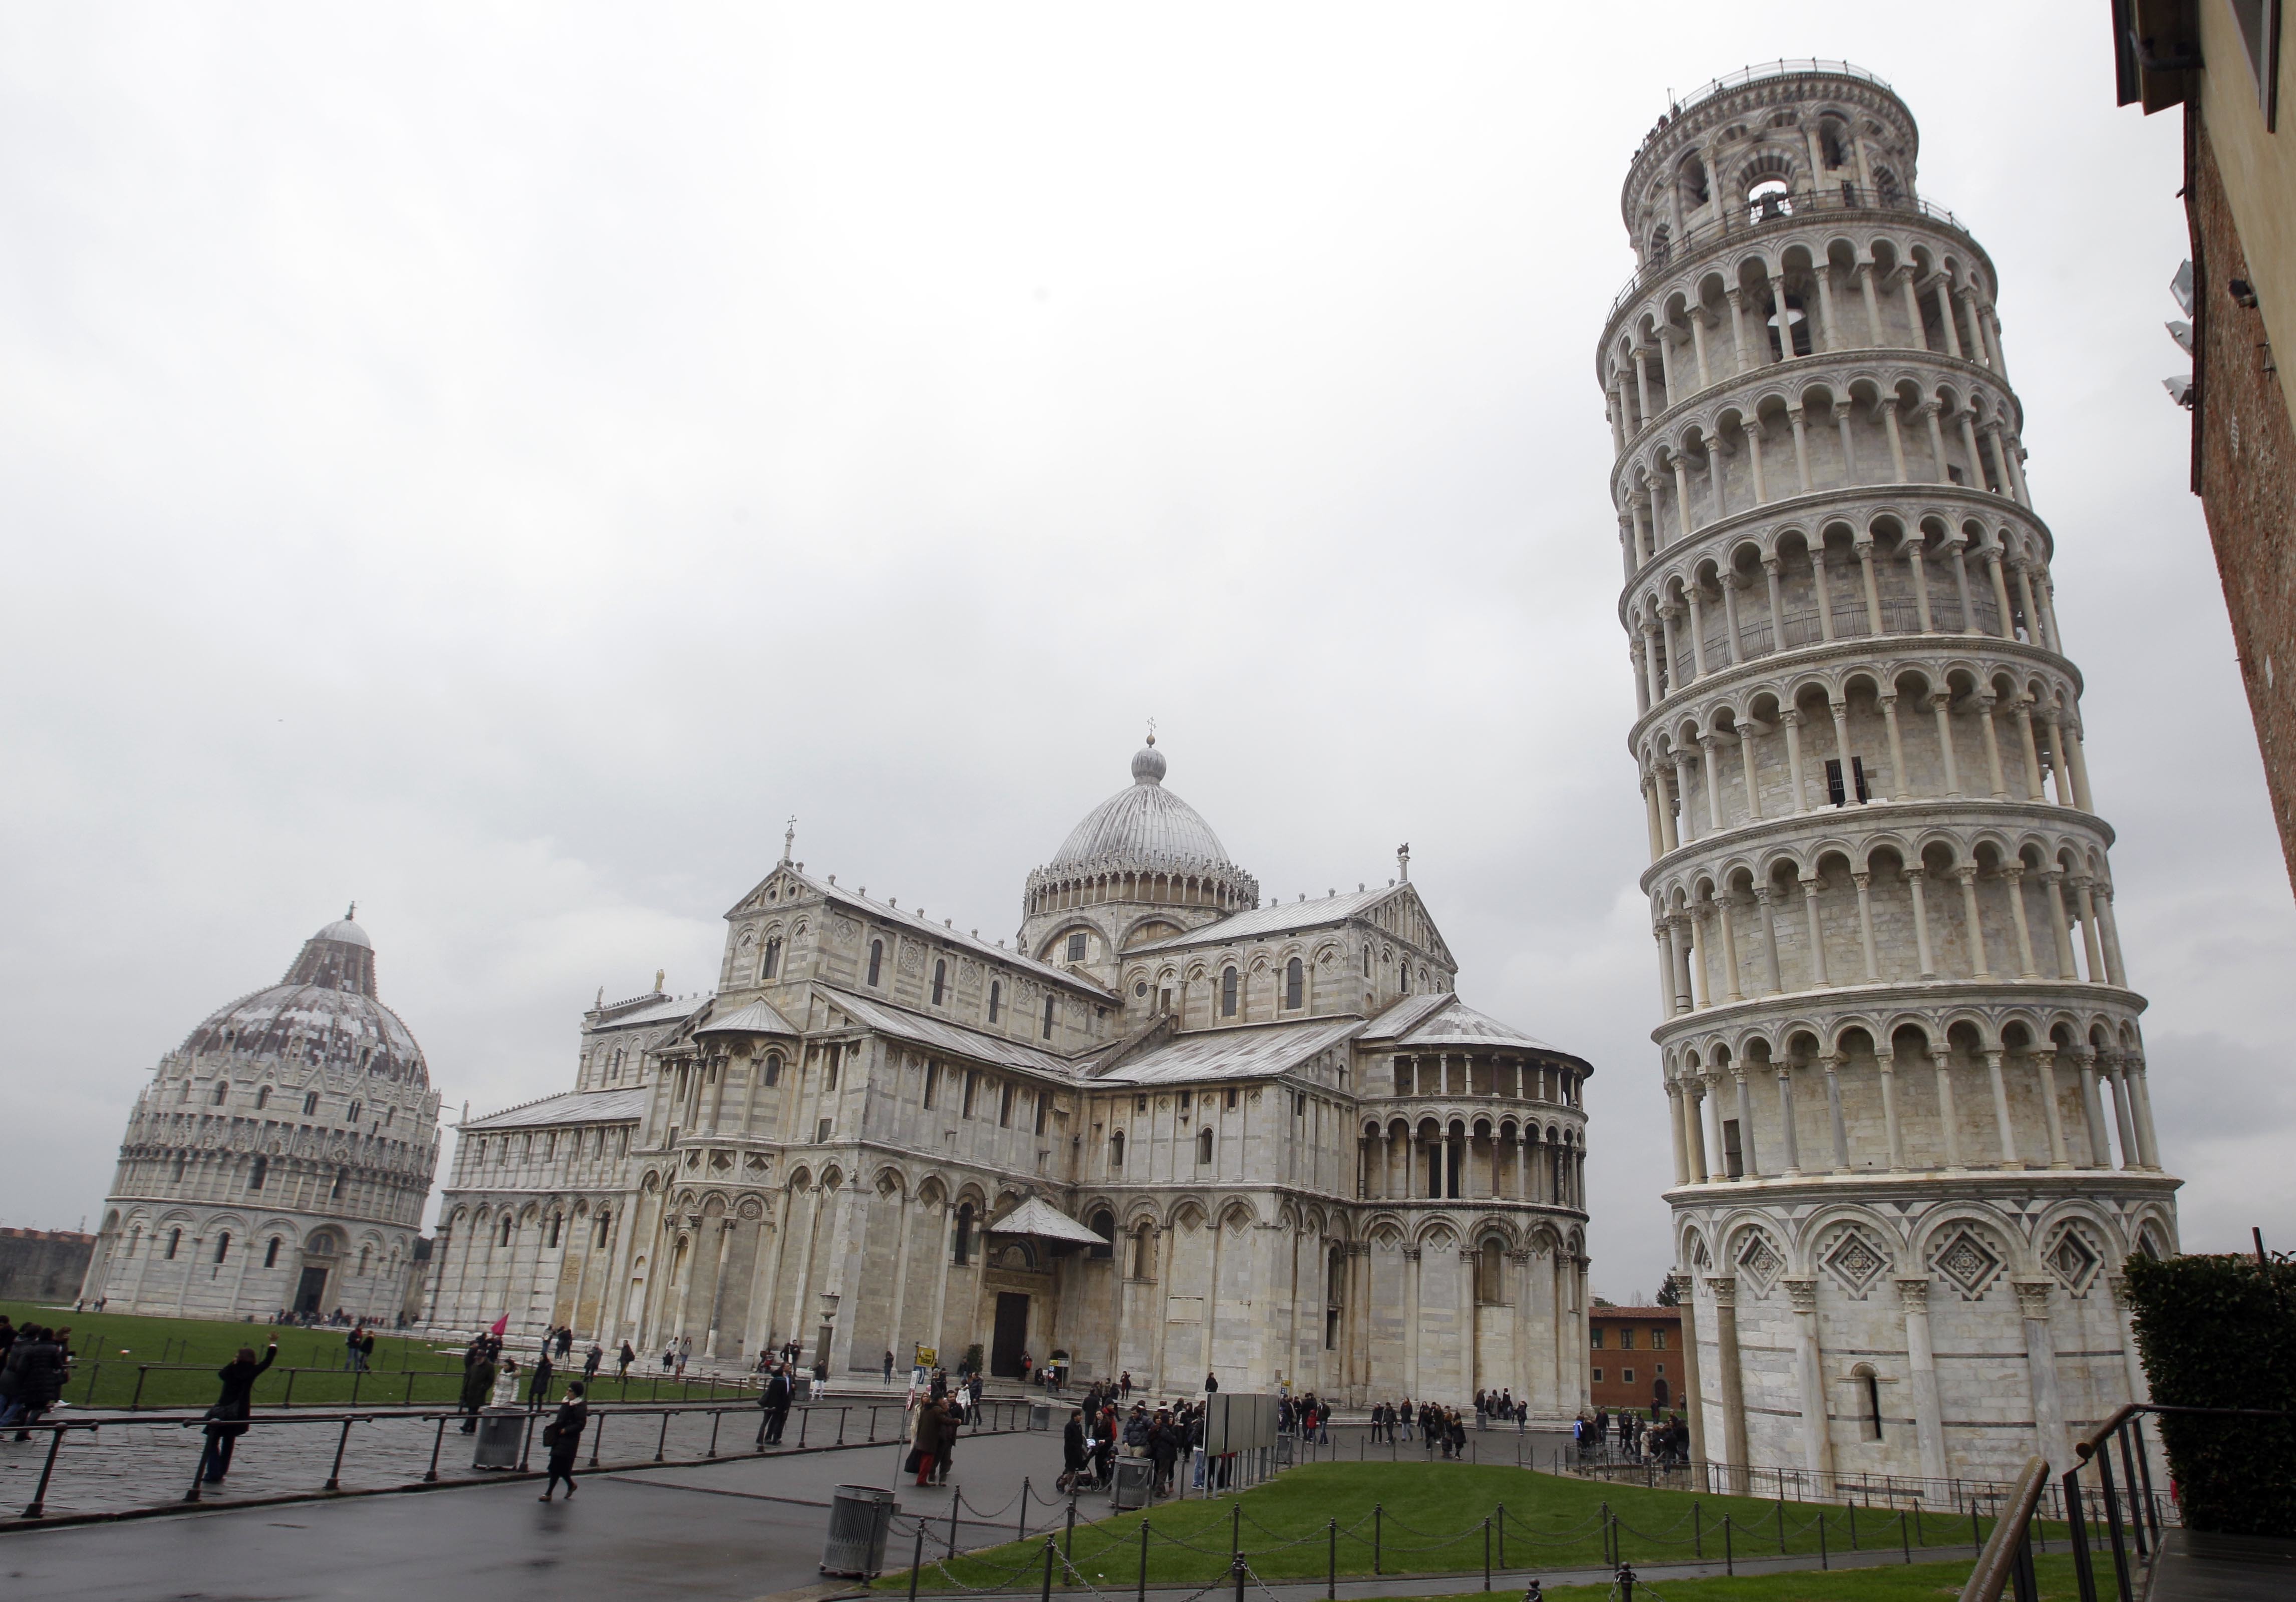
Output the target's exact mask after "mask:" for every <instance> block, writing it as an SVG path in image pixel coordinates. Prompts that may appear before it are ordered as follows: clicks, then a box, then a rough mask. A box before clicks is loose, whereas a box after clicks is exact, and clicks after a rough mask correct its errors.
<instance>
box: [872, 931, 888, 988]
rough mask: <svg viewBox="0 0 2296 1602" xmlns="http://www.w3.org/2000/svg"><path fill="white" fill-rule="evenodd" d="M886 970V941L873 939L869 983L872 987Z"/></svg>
mask: <svg viewBox="0 0 2296 1602" xmlns="http://www.w3.org/2000/svg"><path fill="white" fill-rule="evenodd" d="M884 971H885V942H884V941H881V940H873V941H870V942H869V983H870V984H871V986H872V987H874V986H875V984H876V982H877V980H878V977H879V976H880V975H881V974H883V973H884Z"/></svg>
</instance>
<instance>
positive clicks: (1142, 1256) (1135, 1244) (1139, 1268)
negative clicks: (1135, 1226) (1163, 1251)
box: [1132, 1224, 1156, 1279]
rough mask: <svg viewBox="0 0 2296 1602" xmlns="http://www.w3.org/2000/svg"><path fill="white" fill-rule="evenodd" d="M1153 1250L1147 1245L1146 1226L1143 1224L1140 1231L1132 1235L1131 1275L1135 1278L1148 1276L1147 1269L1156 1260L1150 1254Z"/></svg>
mask: <svg viewBox="0 0 2296 1602" xmlns="http://www.w3.org/2000/svg"><path fill="white" fill-rule="evenodd" d="M1153 1250H1154V1248H1153V1247H1152V1246H1151V1245H1149V1235H1148V1226H1147V1225H1145V1224H1143V1225H1141V1226H1140V1232H1139V1233H1138V1234H1137V1235H1135V1236H1133V1237H1132V1277H1134V1278H1135V1279H1145V1278H1147V1277H1148V1270H1149V1269H1150V1268H1151V1267H1152V1266H1153V1264H1154V1263H1155V1261H1156V1260H1155V1258H1154V1257H1153V1256H1152V1254H1151V1253H1152V1252H1153Z"/></svg>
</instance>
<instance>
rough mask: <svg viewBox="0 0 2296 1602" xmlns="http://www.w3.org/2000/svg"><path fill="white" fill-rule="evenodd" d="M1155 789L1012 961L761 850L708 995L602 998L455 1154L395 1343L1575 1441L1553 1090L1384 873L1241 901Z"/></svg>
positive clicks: (1034, 922)
mask: <svg viewBox="0 0 2296 1602" xmlns="http://www.w3.org/2000/svg"><path fill="white" fill-rule="evenodd" d="M1165 772H1166V762H1165V757H1164V755H1163V753H1162V752H1159V751H1157V750H1156V749H1154V742H1153V740H1151V742H1150V743H1149V745H1148V747H1146V748H1144V749H1143V750H1142V751H1141V752H1139V753H1138V754H1137V755H1136V756H1135V757H1134V758H1133V762H1132V782H1131V783H1130V784H1129V785H1127V786H1125V787H1124V788H1123V789H1122V790H1120V791H1119V792H1118V793H1116V794H1114V795H1112V796H1111V797H1110V798H1109V799H1108V800H1107V801H1104V802H1103V803H1102V804H1101V805H1100V806H1099V807H1097V808H1095V809H1093V811H1092V812H1091V813H1090V814H1089V815H1088V816H1087V817H1085V819H1084V820H1083V821H1082V822H1081V823H1079V824H1078V826H1076V828H1075V829H1074V831H1072V832H1071V833H1070V835H1069V837H1068V839H1067V841H1066V842H1065V843H1063V844H1062V847H1061V849H1060V850H1059V851H1058V852H1057V853H1055V854H1054V857H1053V859H1052V860H1051V861H1050V862H1049V863H1048V864H1047V865H1046V866H1045V867H1040V868H1038V869H1037V870H1036V871H1035V872H1034V873H1031V874H1030V875H1029V876H1028V879H1027V881H1026V883H1025V884H1024V886H1023V887H1022V894H1021V912H1022V918H1021V929H1020V938H1019V940H1018V941H1017V942H1016V944H1015V945H1014V946H1013V948H1010V949H1008V948H1007V947H1006V945H1005V943H1004V942H1003V941H986V940H983V939H981V938H980V935H979V932H977V931H974V932H966V931H963V930H959V929H957V928H955V921H954V919H951V918H947V917H943V918H940V919H938V920H936V919H934V918H932V917H931V916H928V915H927V913H926V912H925V911H924V910H923V909H922V908H914V909H911V908H901V907H900V906H898V903H897V902H896V901H895V900H893V899H892V898H890V897H888V898H885V899H882V900H880V899H876V898H873V897H871V896H870V895H869V894H868V893H867V891H866V890H865V889H863V890H853V889H847V888H843V887H840V885H839V884H838V883H837V877H836V875H833V874H832V875H813V874H809V873H808V872H807V870H806V867H805V865H804V864H803V863H801V862H793V861H791V860H790V859H789V855H790V853H789V851H788V850H787V849H786V847H785V849H784V851H783V859H782V860H781V861H780V862H779V863H778V864H776V865H775V867H774V868H773V870H772V871H771V872H770V873H768V874H767V875H766V877H765V879H764V880H763V882H762V883H759V884H758V886H757V887H756V888H755V889H753V890H751V891H749V892H748V893H747V894H746V895H744V896H743V897H742V899H741V900H740V901H739V902H738V903H737V904H736V905H735V906H734V908H733V909H732V910H731V911H730V912H728V913H727V914H726V945H725V957H724V961H723V965H722V966H721V969H720V971H719V974H718V976H717V988H716V990H715V991H714V993H712V994H709V995H708V996H704V997H698V998H684V999H678V998H671V997H669V996H667V995H664V994H662V993H660V982H659V979H658V980H657V982H656V987H655V990H654V991H653V992H652V993H650V994H647V995H644V996H639V997H636V998H631V999H629V1000H626V1001H621V1002H617V1003H613V1004H611V1005H609V1004H606V1003H605V1002H604V999H603V996H602V997H601V998H600V1005H598V1006H596V1007H594V1008H593V1009H592V1010H591V1011H590V1012H588V1013H586V1015H584V1016H583V1018H582V1022H581V1033H580V1047H579V1056H578V1060H577V1062H576V1064H575V1068H574V1084H573V1087H572V1089H569V1090H568V1091H566V1092H565V1093H563V1094H562V1095H556V1096H552V1097H545V1098H544V1099H542V1100H540V1101H537V1102H534V1103H532V1104H529V1105H525V1106H521V1107H516V1108H513V1109H512V1110H510V1111H508V1112H504V1113H497V1114H496V1115H494V1116H492V1117H487V1118H480V1119H476V1120H473V1121H469V1122H466V1123H464V1124H463V1126H461V1129H460V1130H459V1134H460V1139H459V1141H458V1143H457V1146H456V1149H455V1156H454V1160H453V1162H452V1164H451V1172H450V1175H449V1180H448V1186H447V1191H446V1193H445V1195H444V1197H443V1199H442V1202H441V1210H440V1227H439V1239H438V1248H437V1251H436V1253H434V1257H433V1261H432V1265H431V1274H432V1277H431V1281H430V1288H429V1301H430V1308H429V1316H430V1321H431V1322H433V1323H435V1324H438V1325H442V1326H447V1327H465V1328H467V1327H477V1326H483V1325H486V1324H489V1323H491V1322H493V1321H494V1319H496V1318H497V1317H502V1316H504V1315H507V1316H508V1318H509V1319H510V1321H511V1326H512V1328H514V1329H516V1330H519V1331H521V1332H523V1333H527V1334H535V1333H538V1332H540V1331H541V1330H543V1329H545V1328H547V1327H552V1326H553V1325H559V1324H571V1325H572V1326H573V1327H574V1328H575V1330H576V1331H577V1333H578V1335H580V1336H581V1338H583V1339H584V1340H588V1339H590V1338H592V1337H593V1336H595V1337H596V1338H598V1339H600V1340H602V1341H603V1342H605V1343H607V1344H608V1345H609V1346H611V1345H612V1344H613V1343H616V1342H618V1341H620V1340H623V1339H627V1340H629V1341H630V1342H632V1343H634V1344H635V1345H636V1346H637V1347H639V1348H640V1349H641V1350H646V1349H659V1347H660V1345H661V1343H664V1342H665V1341H668V1340H673V1339H678V1338H681V1337H685V1336H691V1337H692V1338H693V1343H694V1346H695V1350H696V1351H697V1352H701V1353H704V1354H708V1355H712V1356H715V1357H717V1358H718V1359H720V1360H731V1361H746V1360H750V1359H751V1358H753V1357H754V1355H755V1354H756V1353H757V1352H758V1351H760V1350H762V1349H765V1348H767V1347H770V1346H777V1345H779V1344H781V1343H783V1342H784V1341H787V1340H789V1339H791V1338H795V1339H797V1340H799V1341H800V1342H802V1343H804V1346H805V1351H806V1360H807V1361H808V1362H812V1361H814V1360H816V1358H824V1357H825V1360H826V1361H827V1362H828V1364H829V1366H830V1368H831V1369H832V1371H834V1372H838V1373H843V1372H847V1371H850V1370H865V1371H866V1370H874V1369H875V1368H877V1367H878V1366H879V1365H880V1363H881V1361H882V1360H883V1355H884V1353H886V1352H887V1351H891V1352H893V1353H895V1354H896V1356H897V1358H898V1360H903V1361H906V1360H908V1359H909V1358H910V1357H911V1355H912V1353H913V1351H914V1349H915V1348H918V1347H924V1348H930V1349H931V1350H933V1351H936V1352H937V1353H938V1354H939V1360H941V1361H942V1362H943V1363H945V1364H948V1365H951V1366H954V1364H955V1361H957V1360H960V1359H961V1358H962V1357H963V1356H964V1353H965V1352H966V1351H967V1349H968V1348H970V1347H972V1346H975V1345H978V1346H979V1347H980V1348H981V1351H982V1354H983V1356H984V1357H985V1358H986V1360H987V1361H988V1367H989V1368H990V1369H991V1371H992V1372H996V1373H1000V1374H1011V1373H1014V1372H1016V1371H1017V1366H1018V1363H1019V1360H1020V1358H1021V1354H1022V1353H1023V1352H1024V1351H1025V1352H1027V1353H1029V1355H1030V1356H1032V1357H1033V1358H1034V1359H1036V1360H1037V1361H1039V1362H1041V1361H1044V1360H1047V1359H1048V1358H1051V1357H1053V1356H1054V1355H1055V1354H1060V1353H1065V1354H1067V1356H1068V1358H1069V1360H1070V1362H1071V1364H1072V1371H1073V1373H1074V1374H1075V1375H1076V1376H1078V1377H1079V1378H1083V1379H1090V1378H1094V1377H1104V1376H1114V1375H1116V1374H1118V1373H1119V1372H1123V1371H1127V1370H1128V1371H1129V1372H1130V1373H1131V1375H1132V1376H1133V1378H1134V1380H1135V1381H1136V1383H1139V1384H1144V1385H1147V1386H1149V1387H1150V1388H1185V1389H1187V1390H1191V1391H1192V1390H1193V1389H1195V1388H1196V1387H1197V1386H1199V1385H1201V1383H1202V1380H1203V1376H1204V1375H1205V1374H1206V1373H1207V1372H1215V1373H1217V1374H1218V1376H1220V1379H1221V1382H1222V1384H1225V1385H1227V1386H1228V1387H1230V1388H1232V1389H1239V1388H1240V1389H1243V1390H1255V1389H1258V1390H1268V1389H1273V1388H1274V1386H1275V1384H1276V1382H1277V1381H1278V1380H1279V1379H1280V1380H1284V1381H1288V1382H1290V1383H1291V1384H1293V1385H1295V1386H1300V1385H1304V1386H1308V1387H1313V1388H1315V1389H1316V1390H1318V1391H1320V1392H1322V1393H1324V1394H1327V1395H1333V1396H1346V1397H1348V1398H1349V1399H1351V1400H1353V1401H1363V1400H1365V1399H1367V1398H1370V1397H1373V1396H1380V1397H1395V1396H1400V1395H1409V1396H1413V1397H1418V1396H1432V1397H1435V1398H1437V1399H1439V1400H1443V1401H1460V1402H1464V1401H1466V1400H1467V1399H1469V1398H1470V1397H1471V1396H1472V1393H1474V1392H1475V1391H1476V1390H1477V1389H1478V1388H1488V1389H1493V1390H1496V1389H1499V1388H1501V1387H1505V1388H1507V1389H1510V1390H1512V1391H1513V1392H1514V1393H1516V1394H1518V1395H1523V1396H1528V1397H1529V1399H1530V1400H1531V1403H1532V1406H1533V1408H1534V1409H1535V1410H1537V1411H1538V1412H1539V1413H1540V1414H1542V1415H1544V1416H1546V1417H1562V1416H1568V1415H1570V1414H1572V1413H1575V1412H1576V1411H1577V1409H1579V1407H1580V1406H1581V1405H1582V1403H1583V1401H1584V1399H1585V1384H1586V1374H1587V1356H1586V1349H1587V1341H1586V1327H1587V1326H1586V1303H1587V1292H1586V1274H1587V1254H1586V1245H1585V1242H1586V1232H1585V1226H1586V1219H1587V1214H1586V1211H1585V1202H1584V1162H1585V1152H1586V1115H1585V1111H1584V1104H1583V1100H1582V1093H1583V1089H1584V1085H1585V1082H1586V1079H1587V1074H1588V1073H1589V1072H1591V1070H1590V1068H1589V1066H1588V1064H1587V1063H1586V1062H1585V1061H1583V1060H1582V1059H1580V1058H1579V1057H1576V1056H1572V1055H1570V1053H1568V1052H1565V1051H1560V1050H1557V1049H1555V1048H1554V1047H1550V1046H1547V1045H1546V1044H1544V1043H1542V1042H1541V1041H1539V1040H1538V1039H1533V1038H1531V1037H1530V1036H1529V1035H1527V1034H1524V1033H1523V1032H1521V1031H1519V1030H1516V1029H1513V1028H1512V1027H1510V1026H1508V1025H1506V1024H1504V1023H1499V1022H1498V1021H1497V1020H1496V1019H1493V1018H1490V1017H1488V1016H1486V1015H1483V1014H1481V1013H1480V1012H1477V1011H1475V1010H1474V1009H1473V1008H1472V1007H1470V1006H1466V1005H1465V1004H1464V1003H1463V1002H1462V1001H1460V1000H1459V999H1458V998H1457V996H1456V994H1455V992H1454V988H1453V984H1454V979H1455V976H1456V965H1455V962H1454V959H1453V957H1452V953H1451V951H1450V949H1449V948H1448V946H1447V944H1446V943H1445V941H1444V940H1443V937H1442V935H1441V933H1440V932H1439V931H1438V930H1437V928H1436V926H1435V924H1434V921H1433V919H1432V917H1431V916H1430V914H1429V912H1428V909H1427V908H1426V907H1425V905H1424V904H1423V902H1422V900H1420V897H1419V895H1418V892H1417V891H1415V889H1414V888H1413V887H1412V885H1411V883H1409V877H1408V869H1409V858H1408V854H1407V852H1406V853H1403V854H1401V856H1400V859H1399V864H1398V877H1397V878H1396V879H1393V880H1390V882H1389V883H1388V884H1386V885H1385V886H1383V887H1379V888H1365V887H1363V886H1358V887H1357V890H1356V891H1352V892H1347V893H1340V892H1333V893H1332V894H1329V895H1326V896H1325V897H1324V898H1322V899H1321V900H1306V899H1304V898H1303V899H1301V900H1299V901H1295V902H1290V903H1279V902H1275V901H1273V900H1264V899H1263V898H1262V897H1261V895H1260V893H1259V884H1258V883H1257V882H1256V881H1255V880H1254V879H1253V878H1252V876H1251V875H1250V874H1248V873H1246V872H1245V871H1244V870H1243V869H1242V868H1240V867H1237V866H1235V864H1234V862H1232V861H1231V860H1230V859H1228V856H1227V854H1226V850H1224V849H1223V848H1222V846H1221V844H1220V842H1219V840H1218V837H1217V836H1215V835H1214V834H1213V832H1212V830H1211V829H1210V826H1208V825H1207V824H1206V823H1205V821H1204V820H1203V818H1202V817H1201V816H1199V815H1198V814H1197V813H1196V811H1195V810H1194V809H1193V808H1191V807H1190V806H1188V805H1187V803H1186V802H1185V801H1182V800H1180V798H1179V797H1178V796H1177V795H1176V794H1174V793H1173V792H1171V791H1170V790H1169V789H1167V788H1165V787H1164V784H1163V779H1164V776H1165Z"/></svg>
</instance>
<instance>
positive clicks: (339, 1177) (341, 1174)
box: [327, 1168, 351, 1197]
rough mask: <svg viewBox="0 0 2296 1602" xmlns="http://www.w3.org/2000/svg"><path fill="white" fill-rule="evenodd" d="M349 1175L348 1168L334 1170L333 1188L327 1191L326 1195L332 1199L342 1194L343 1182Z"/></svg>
mask: <svg viewBox="0 0 2296 1602" xmlns="http://www.w3.org/2000/svg"><path fill="white" fill-rule="evenodd" d="M350 1175H351V1171H350V1170H349V1169H348V1168H339V1169H337V1170H335V1184H334V1188H333V1189H332V1190H330V1191H328V1192H327V1195H330V1196H333V1197H340V1195H342V1194H343V1182H344V1181H345V1180H347V1179H349V1178H350Z"/></svg>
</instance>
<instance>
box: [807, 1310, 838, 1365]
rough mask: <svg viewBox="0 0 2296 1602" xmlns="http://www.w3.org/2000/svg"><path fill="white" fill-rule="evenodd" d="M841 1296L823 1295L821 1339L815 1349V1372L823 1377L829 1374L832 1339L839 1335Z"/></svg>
mask: <svg viewBox="0 0 2296 1602" xmlns="http://www.w3.org/2000/svg"><path fill="white" fill-rule="evenodd" d="M839 1295H840V1293H838V1292H836V1291H824V1292H822V1293H821V1337H820V1344H819V1345H818V1346H816V1348H815V1349H814V1359H813V1363H814V1369H815V1371H816V1373H818V1374H821V1375H823V1376H826V1375H827V1374H828V1372H829V1342H830V1337H831V1336H832V1335H835V1334H836V1333H837V1303H838V1300H839Z"/></svg>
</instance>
